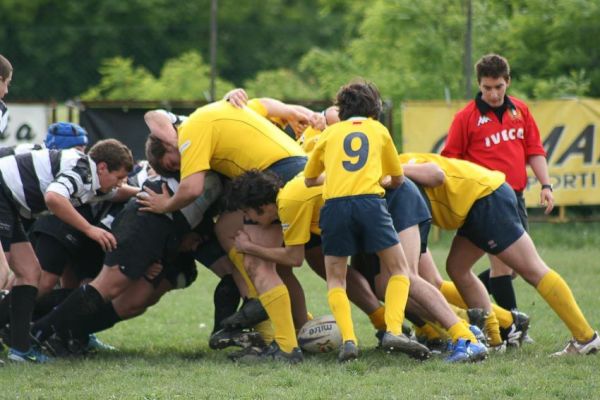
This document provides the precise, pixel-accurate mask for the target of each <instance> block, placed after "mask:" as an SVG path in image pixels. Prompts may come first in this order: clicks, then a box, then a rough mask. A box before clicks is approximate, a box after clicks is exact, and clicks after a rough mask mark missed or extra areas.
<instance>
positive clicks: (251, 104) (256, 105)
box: [246, 99, 287, 129]
mask: <svg viewBox="0 0 600 400" xmlns="http://www.w3.org/2000/svg"><path fill="white" fill-rule="evenodd" d="M246 107H248V108H250V109H251V110H253V111H255V112H256V113H258V114H259V115H260V116H261V117H264V118H266V119H268V120H269V121H271V122H272V123H274V124H275V125H277V127H278V128H280V129H285V127H286V125H287V122H286V121H284V120H283V119H281V118H279V117H269V112H268V111H267V107H265V105H264V104H263V103H262V102H261V101H260V100H259V99H250V100H248V103H246Z"/></svg>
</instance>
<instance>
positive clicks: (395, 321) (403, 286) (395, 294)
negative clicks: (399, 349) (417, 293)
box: [385, 275, 410, 335]
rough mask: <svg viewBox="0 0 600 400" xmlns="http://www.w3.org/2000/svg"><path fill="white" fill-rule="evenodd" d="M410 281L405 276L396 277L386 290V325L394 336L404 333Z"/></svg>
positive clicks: (390, 281) (391, 279) (389, 282)
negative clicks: (403, 326) (403, 327)
mask: <svg viewBox="0 0 600 400" xmlns="http://www.w3.org/2000/svg"><path fill="white" fill-rule="evenodd" d="M409 287H410V281H409V279H408V277H407V276H405V275H394V276H392V277H391V278H390V280H389V281H388V285H387V289H386V290H385V324H386V326H387V331H388V332H391V333H392V334H393V335H400V334H401V333H402V322H404V309H405V308H406V302H407V300H408V289H409Z"/></svg>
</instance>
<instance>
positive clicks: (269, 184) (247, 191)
mask: <svg viewBox="0 0 600 400" xmlns="http://www.w3.org/2000/svg"><path fill="white" fill-rule="evenodd" d="M282 186H283V181H282V180H281V178H280V177H279V175H277V174H275V173H274V172H271V171H259V170H257V169H252V170H250V171H247V172H245V173H243V174H242V175H240V176H238V177H236V178H235V179H233V180H232V181H231V182H230V184H229V186H228V188H227V190H226V194H225V195H226V208H227V209H228V210H229V211H235V210H244V209H252V210H255V211H256V212H257V213H259V214H260V213H261V212H262V210H261V209H260V207H261V206H264V205H267V204H271V203H275V201H276V199H277V193H279V190H280V189H281V187H282Z"/></svg>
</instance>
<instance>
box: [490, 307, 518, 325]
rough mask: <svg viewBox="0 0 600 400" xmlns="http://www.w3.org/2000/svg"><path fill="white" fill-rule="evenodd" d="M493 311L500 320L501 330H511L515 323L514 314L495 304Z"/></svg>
mask: <svg viewBox="0 0 600 400" xmlns="http://www.w3.org/2000/svg"><path fill="white" fill-rule="evenodd" d="M492 311H493V312H494V314H496V318H498V324H499V325H500V327H501V328H510V326H511V325H512V323H513V322H514V321H513V316H512V313H511V312H510V311H508V310H507V309H505V308H502V307H500V306H498V305H496V304H493V303H492Z"/></svg>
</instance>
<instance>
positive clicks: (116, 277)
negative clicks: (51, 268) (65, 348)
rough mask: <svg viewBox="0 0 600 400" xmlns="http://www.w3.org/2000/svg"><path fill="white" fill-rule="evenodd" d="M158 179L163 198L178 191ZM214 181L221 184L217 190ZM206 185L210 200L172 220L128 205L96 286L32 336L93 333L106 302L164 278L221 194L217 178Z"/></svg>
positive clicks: (172, 182) (84, 289) (77, 294)
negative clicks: (186, 237) (186, 238)
mask: <svg viewBox="0 0 600 400" xmlns="http://www.w3.org/2000/svg"><path fill="white" fill-rule="evenodd" d="M159 178H160V177H157V180H156V181H152V182H151V181H149V182H147V184H149V185H151V186H153V188H154V192H158V193H160V191H161V190H162V188H163V185H164V188H165V189H167V190H169V191H170V192H173V191H175V192H176V191H177V188H178V184H177V181H176V179H174V178H169V179H167V180H166V182H165V183H163V181H162V180H160V179H159ZM213 179H215V180H216V182H218V185H217V186H218V187H215V183H214V182H213V181H212V180H213ZM205 183H206V185H207V188H208V187H210V189H211V190H206V191H205V196H201V197H199V198H198V199H196V200H195V201H194V202H192V203H191V204H190V205H188V206H187V207H185V208H184V209H182V210H181V211H178V212H174V213H172V214H170V215H161V214H154V213H146V212H140V211H139V209H140V206H139V205H138V204H137V203H136V201H135V199H132V200H131V201H130V202H129V203H127V205H126V206H125V208H124V209H123V210H122V211H121V212H120V213H119V214H118V215H117V217H116V218H115V220H114V221H113V223H112V226H111V228H112V230H113V233H114V235H115V237H116V239H117V242H118V247H117V248H116V249H114V250H113V251H110V252H108V253H107V254H106V257H105V259H104V266H103V267H102V270H101V272H100V274H99V275H98V276H97V277H96V278H95V279H94V280H93V281H92V282H91V283H89V284H87V285H84V286H82V287H80V288H79V289H77V290H75V291H74V292H73V293H72V294H71V295H70V296H69V297H68V298H67V299H66V300H65V301H64V302H63V303H62V304H60V305H59V306H58V307H56V308H55V309H54V311H52V312H51V313H50V314H48V315H47V316H46V317H44V318H42V319H40V320H39V321H36V323H35V324H34V326H33V328H32V334H33V336H34V337H35V338H36V339H37V340H38V341H39V342H44V341H46V340H47V339H48V338H49V337H50V336H51V335H52V334H53V333H55V332H56V333H58V334H59V335H60V336H62V337H69V336H70V335H71V333H76V334H81V333H82V331H86V330H87V331H89V330H90V329H91V328H90V327H89V325H94V324H96V323H97V321H95V320H94V317H95V316H96V314H97V313H98V312H100V311H101V310H102V309H103V308H105V307H106V305H107V303H109V302H111V301H112V300H116V299H117V298H118V297H119V296H120V295H122V294H123V293H125V291H127V290H128V289H130V288H131V287H132V286H134V285H136V284H137V283H138V282H139V281H140V280H144V279H145V277H146V278H147V279H150V280H152V279H154V278H155V277H156V276H159V274H160V273H161V270H162V269H164V266H165V265H168V264H170V263H171V262H172V260H173V259H174V257H175V256H176V255H177V252H178V249H179V245H180V241H181V238H182V237H183V235H184V234H186V233H188V232H189V231H190V230H191V229H193V228H195V227H197V226H198V225H199V224H200V222H201V220H202V218H203V216H204V212H205V211H206V209H207V208H208V205H210V204H211V203H212V202H213V201H214V200H215V199H216V198H217V196H218V195H219V193H220V181H219V177H218V176H216V175H214V174H212V173H211V174H207V176H206V180H205ZM161 184H162V185H161ZM167 185H168V186H167ZM209 196H210V197H209Z"/></svg>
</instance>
